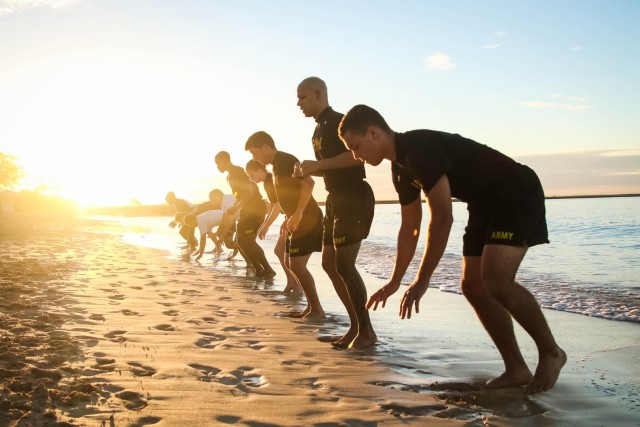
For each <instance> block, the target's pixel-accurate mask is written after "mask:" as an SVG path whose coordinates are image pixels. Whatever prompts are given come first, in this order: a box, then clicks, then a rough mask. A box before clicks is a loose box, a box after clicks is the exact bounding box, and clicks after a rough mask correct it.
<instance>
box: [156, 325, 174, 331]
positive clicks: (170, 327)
mask: <svg viewBox="0 0 640 427" xmlns="http://www.w3.org/2000/svg"><path fill="white" fill-rule="evenodd" d="M154 328H156V329H158V330H160V331H165V332H173V331H175V330H176V328H175V327H174V326H173V325H168V324H166V323H162V324H160V325H156V326H154Z"/></svg>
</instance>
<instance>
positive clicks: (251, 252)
mask: <svg viewBox="0 0 640 427" xmlns="http://www.w3.org/2000/svg"><path fill="white" fill-rule="evenodd" d="M215 162H216V166H217V167H218V170H219V171H220V172H228V173H227V181H228V182H229V186H230V187H231V191H232V193H233V195H234V196H235V198H236V202H235V204H234V205H233V206H232V207H231V208H229V209H227V212H226V213H227V214H229V215H234V214H235V213H236V212H238V211H239V212H240V216H239V218H238V224H237V229H236V240H237V242H238V247H239V249H240V252H241V253H242V255H243V256H244V258H245V259H247V260H249V261H250V262H251V264H253V268H255V270H256V277H257V278H265V279H271V278H273V277H274V276H275V275H276V272H275V271H274V270H273V268H271V266H270V265H269V262H268V261H267V257H266V256H265V254H264V251H263V250H262V248H261V247H260V245H258V243H257V242H256V237H257V235H258V227H260V225H261V224H262V222H263V221H264V216H265V214H266V210H267V206H266V204H265V202H264V200H262V196H261V195H260V191H259V190H258V186H257V185H256V184H255V183H254V182H251V180H249V177H248V176H247V174H246V172H245V171H244V169H242V168H241V167H240V166H236V165H234V164H233V163H231V158H230V156H229V153H227V152H226V151H220V152H219V153H218V154H216V157H215Z"/></svg>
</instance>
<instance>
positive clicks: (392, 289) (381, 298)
mask: <svg viewBox="0 0 640 427" xmlns="http://www.w3.org/2000/svg"><path fill="white" fill-rule="evenodd" d="M399 287H400V283H387V284H386V285H384V286H383V287H381V288H380V289H378V290H377V291H376V293H375V294H373V295H371V298H369V301H368V302H367V310H369V309H370V308H371V306H373V310H374V311H375V310H376V309H377V308H378V303H380V302H382V308H384V306H385V305H386V304H387V298H389V297H390V296H391V295H393V294H394V293H396V291H397V290H398V288H399Z"/></svg>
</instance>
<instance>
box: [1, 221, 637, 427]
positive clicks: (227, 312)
mask: <svg viewBox="0 0 640 427" xmlns="http://www.w3.org/2000/svg"><path fill="white" fill-rule="evenodd" d="M117 227H118V226H117V225H114V224H109V223H105V222H103V221H92V220H87V219H74V218H63V217H51V216H45V215H0V241H1V242H2V245H0V255H1V256H0V289H2V294H1V295H2V298H1V299H0V337H1V340H0V426H5V425H6V426H13V425H16V426H18V425H20V426H22V425H24V426H28V425H36V426H37V425H52V426H54V425H58V426H64V425H88V426H102V425H105V426H106V425H109V426H146V425H158V426H187V425H189V426H200V425H237V426H310V425H316V426H378V425H385V426H395V425H397V426H400V425H402V426H405V425H415V426H419V425H420V426H423V425H447V426H448V425H479V426H480V425H505V426H506V425H531V426H535V425H640V416H639V415H638V413H640V395H638V390H640V388H639V387H638V378H639V376H638V374H639V373H640V372H639V368H638V366H639V365H640V363H638V362H640V360H639V359H640V356H639V355H640V352H639V347H638V346H639V345H640V342H638V336H640V334H638V332H640V329H638V326H637V325H635V324H624V323H621V322H612V321H606V320H602V319H592V318H587V317H584V316H577V315H570V314H566V313H557V312H549V311H545V315H547V318H548V319H549V322H550V323H551V325H552V329H553V330H554V332H555V333H556V335H557V338H558V341H559V342H560V344H561V345H563V347H564V348H565V350H567V353H568V354H569V362H568V363H567V365H566V366H565V369H564V370H563V373H562V374H561V376H560V379H559V381H558V384H557V385H556V387H555V388H554V389H553V390H552V391H550V392H547V393H544V394H541V395H538V396H533V397H531V396H527V395H525V394H524V393H523V391H522V390H521V389H520V388H509V389H503V390H484V389H482V387H481V386H480V384H481V383H483V382H484V381H486V380H487V379H489V378H492V377H493V376H496V375H498V374H499V373H500V372H501V369H502V366H501V363H500V360H499V357H498V355H497V353H496V351H495V349H494V348H493V346H492V345H491V343H490V341H489V339H488V338H487V336H486V333H485V332H484V330H483V329H482V328H481V327H480V325H479V323H478V321H477V320H476V319H475V316H474V315H473V313H472V311H471V309H470V308H469V307H468V304H466V302H465V301H464V299H463V298H462V297H460V296H459V295H453V294H446V293H443V292H438V291H437V290H433V291H429V293H428V294H427V296H428V297H427V300H426V301H424V302H423V307H424V309H423V310H422V312H421V313H420V315H419V316H420V317H419V318H418V319H412V320H411V321H410V322H407V321H400V319H398V318H397V304H398V301H399V295H398V296H394V297H393V299H392V300H390V301H389V302H388V305H387V308H385V310H383V311H378V312H375V313H372V318H373V322H374V326H375V327H376V330H377V332H378V335H379V337H380V343H379V344H377V345H376V346H374V347H372V348H370V349H367V350H364V351H344V350H337V349H334V348H333V347H331V346H330V345H329V344H328V343H327V342H326V341H327V340H328V339H330V338H331V337H334V336H338V335H339V334H340V333H341V332H342V331H343V330H344V329H345V328H346V326H347V321H346V316H345V315H344V314H343V310H341V307H340V306H339V304H338V303H336V300H337V299H336V298H335V296H333V291H332V289H331V285H330V282H329V281H328V279H327V278H326V275H324V273H323V272H322V270H321V268H320V266H319V262H320V259H319V255H316V256H314V257H312V262H311V269H312V273H313V274H314V276H315V277H316V281H317V287H318V289H319V292H320V296H321V299H322V301H323V303H324V305H325V309H326V310H327V312H328V313H329V316H328V318H327V320H325V321H321V322H308V321H304V320H299V319H292V318H289V317H287V313H289V312H291V311H292V310H295V309H298V308H300V307H301V306H302V301H301V300H299V299H292V298H287V297H284V296H281V295H280V290H281V289H282V288H283V287H284V275H283V274H282V273H281V270H280V269H279V268H278V269H277V271H278V272H279V275H278V276H277V277H276V279H275V280H274V281H273V282H271V283H265V282H264V281H256V280H254V279H252V278H251V277H250V276H249V277H247V275H246V273H245V269H244V267H243V263H242V262H235V263H229V262H227V261H222V260H217V261H216V260H214V259H212V256H211V255H208V258H207V257H206V256H205V258H206V259H203V263H202V264H197V263H193V262H192V261H189V260H187V259H183V260H181V259H171V258H170V257H167V256H166V253H165V252H162V251H158V250H153V249H148V248H143V247H140V246H135V245H130V244H127V243H124V242H123V241H122V240H121V239H120V238H118V237H117V234H118V232H119V230H118V229H117ZM176 243H179V242H178V241H176ZM272 244H273V242H272V241H267V242H266V243H265V248H266V251H267V252H268V253H269V255H271V253H270V251H271V249H272ZM271 259H272V260H273V265H274V267H275V266H276V265H277V264H276V262H275V257H273V256H272V255H271V257H270V260H271ZM365 281H366V282H367V286H368V287H369V290H370V292H371V291H372V290H375V289H377V287H378V286H380V285H381V284H382V282H381V281H380V280H379V279H375V278H373V277H371V276H368V275H366V277H365ZM401 322H402V323H401ZM518 334H519V337H520V341H521V342H522V345H523V348H524V352H525V357H526V358H527V361H528V362H530V363H531V364H532V368H533V367H534V366H535V348H534V347H533V345H532V344H531V343H530V342H529V341H530V340H527V338H526V336H524V335H523V334H522V331H520V330H519V331H518Z"/></svg>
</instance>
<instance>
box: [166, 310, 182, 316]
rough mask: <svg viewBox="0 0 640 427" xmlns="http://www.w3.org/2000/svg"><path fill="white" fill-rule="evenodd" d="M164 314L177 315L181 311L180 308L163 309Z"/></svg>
mask: <svg viewBox="0 0 640 427" xmlns="http://www.w3.org/2000/svg"><path fill="white" fill-rule="evenodd" d="M162 314H164V315H165V316H177V315H178V314H180V312H179V311H178V310H167V311H163V312H162Z"/></svg>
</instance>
